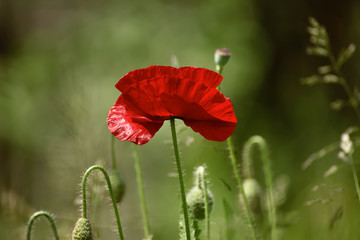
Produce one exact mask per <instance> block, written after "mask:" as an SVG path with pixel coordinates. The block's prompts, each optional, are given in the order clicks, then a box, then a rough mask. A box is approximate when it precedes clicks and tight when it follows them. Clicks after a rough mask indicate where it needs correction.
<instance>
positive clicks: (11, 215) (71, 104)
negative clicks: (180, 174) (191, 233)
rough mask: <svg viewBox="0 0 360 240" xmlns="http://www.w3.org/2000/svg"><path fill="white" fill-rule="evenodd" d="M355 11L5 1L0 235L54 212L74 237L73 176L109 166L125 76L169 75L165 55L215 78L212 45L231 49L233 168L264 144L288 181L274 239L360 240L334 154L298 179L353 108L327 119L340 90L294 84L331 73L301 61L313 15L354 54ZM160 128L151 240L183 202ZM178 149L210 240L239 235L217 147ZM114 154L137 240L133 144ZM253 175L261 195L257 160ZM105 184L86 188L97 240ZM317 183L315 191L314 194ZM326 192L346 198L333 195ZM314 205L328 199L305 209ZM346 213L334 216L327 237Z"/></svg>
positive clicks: (166, 229) (150, 147)
mask: <svg viewBox="0 0 360 240" xmlns="http://www.w3.org/2000/svg"><path fill="white" fill-rule="evenodd" d="M359 13H360V2H359V1H357V0H345V1H325V0H316V1H311V0H306V1H304V0H294V1H284V0H274V1H265V0H257V1H251V0H222V1H215V0H198V1H190V0H183V1H179V0H177V1H176V0H156V1H145V0H134V1H115V0H107V1H94V0H88V1H80V0H76V1H73V0H61V1H60V0H53V1H44V0H31V1H26V0H1V1H0V114H1V115H0V238H1V239H3V240H6V239H24V238H25V229H26V222H27V220H28V217H29V216H30V215H31V214H32V213H33V212H34V211H36V210H40V209H44V210H48V211H50V212H52V213H54V215H55V216H56V219H57V225H58V227H59V232H60V237H61V238H62V239H68V238H69V236H70V233H71V229H72V227H73V225H74V223H75V221H76V219H77V218H78V217H79V216H80V212H79V208H80V206H79V204H78V196H79V194H80V187H79V185H80V182H81V176H82V174H83V173H84V171H85V170H86V169H87V168H88V167H89V166H91V165H93V164H95V163H100V164H104V165H105V166H107V167H108V168H110V166H111V162H110V160H111V154H110V140H111V135H110V133H109V131H108V129H107V125H106V117H107V113H108V111H109V109H110V107H111V106H112V105H113V104H114V102H115V100H116V98H117V96H118V95H119V92H118V90H117V89H115V87H114V85H115V83H116V82H117V81H118V80H119V79H120V78H121V76H123V75H124V74H126V73H127V72H129V71H131V70H134V69H137V68H144V67H147V66H149V65H171V63H172V62H171V59H174V57H176V59H177V60H178V62H179V64H180V66H197V67H205V68H209V69H214V63H213V53H214V51H215V49H216V48H220V47H227V48H228V49H229V50H230V51H231V52H232V57H231V59H230V61H229V63H228V64H227V65H226V67H225V69H224V80H223V83H222V91H223V93H224V94H225V96H227V97H230V98H231V100H232V102H233V104H234V109H235V112H236V115H237V118H238V125H237V128H236V130H235V133H234V136H233V142H234V143H235V145H236V151H237V154H238V156H239V159H240V155H241V148H242V145H243V143H244V142H245V141H246V140H247V139H248V138H249V137H250V136H252V135H254V134H259V135H262V136H263V137H264V138H265V139H266V140H267V141H268V143H269V146H270V148H271V158H272V160H273V165H272V167H273V170H274V175H275V176H280V175H282V174H285V175H287V176H288V177H289V179H290V184H289V190H288V192H287V193H288V194H287V197H286V202H285V203H284V204H283V205H282V206H280V208H279V214H280V219H281V221H282V222H283V223H282V233H283V239H291V240H296V239H359V238H360V230H359V228H358V226H359V224H360V217H359V216H360V215H359V213H360V207H359V202H358V200H357V198H356V194H355V190H354V183H353V181H352V177H351V170H350V168H348V167H347V166H346V165H345V164H342V163H341V162H340V160H338V159H337V157H336V155H337V152H336V151H335V152H333V153H331V154H329V155H328V156H327V157H325V158H322V159H319V160H317V161H316V162H315V163H314V164H313V165H312V166H310V167H309V169H307V170H302V169H301V165H302V163H303V162H304V161H305V160H306V158H307V157H308V156H309V155H310V154H311V153H313V152H315V151H317V150H319V149H320V148H322V147H324V146H326V145H328V144H331V143H333V142H336V141H338V140H339V139H340V135H341V133H342V132H343V131H344V130H345V129H346V128H347V127H348V126H351V125H355V124H357V120H356V116H355V114H354V113H353V111H352V110H351V109H344V110H342V111H340V112H335V111H333V110H331V109H330V107H329V104H330V102H332V101H333V100H335V99H337V98H344V97H345V93H344V92H343V90H342V89H341V88H340V87H338V86H332V85H331V86H329V85H326V86H315V87H312V88H310V87H306V86H302V85H301V84H300V83H299V79H300V78H302V77H306V76H309V75H311V74H313V73H315V72H316V69H317V66H319V65H321V64H326V63H327V62H326V61H324V59H320V58H317V57H311V56H307V55H306V54H305V48H306V46H307V45H308V34H307V32H306V27H307V26H308V17H309V16H314V17H315V18H317V19H318V20H319V22H320V23H322V24H324V25H325V26H326V27H327V30H328V32H329V35H330V38H331V44H332V46H333V49H334V51H335V52H338V51H339V49H340V48H341V47H345V46H347V45H348V44H349V43H351V42H353V43H355V44H356V45H357V46H358V47H360V44H358V43H360V28H359V26H360V14H359ZM359 64H360V55H359V53H358V52H355V55H354V57H353V58H352V59H351V60H350V61H349V62H348V63H347V64H346V65H345V71H344V72H345V75H346V76H348V79H349V80H350V82H351V84H355V85H356V84H357V82H355V81H358V80H359V79H360V68H359V67H358V66H359ZM168 125H169V124H168V123H166V124H164V127H163V128H162V129H161V130H160V131H159V132H158V133H157V134H156V135H155V137H154V138H153V139H152V140H151V141H150V142H149V143H148V144H146V145H144V146H141V147H140V157H141V163H142V169H143V174H144V181H145V195H146V198H147V200H148V211H149V215H150V225H151V229H152V232H153V234H154V239H159V240H160V239H166V240H169V239H177V237H178V233H177V225H178V223H177V222H178V217H179V209H180V199H179V193H178V180H177V178H174V177H173V175H174V174H173V173H174V172H175V171H176V170H175V165H174V159H173V152H172V148H171V142H170V140H171V139H170V137H171V136H170V129H169V127H168ZM178 125H179V128H178V129H180V128H181V127H182V126H183V124H182V123H180V122H179V123H178ZM192 138H194V140H195V141H194V142H193V143H191V144H190V145H188V144H186V142H189V139H192ZM179 139H180V146H181V151H182V160H183V163H184V168H185V172H186V176H185V182H186V186H187V188H188V189H190V187H191V184H192V181H193V179H192V171H193V169H194V168H195V167H196V166H198V165H201V164H203V163H206V164H207V166H208V173H209V180H210V182H211V189H212V191H213V193H214V195H215V208H214V211H213V214H212V218H211V221H212V236H213V239H227V238H225V237H224V236H225V235H226V229H231V231H233V232H235V234H236V235H234V236H233V237H232V238H229V240H230V239H235V240H238V239H247V237H248V236H249V231H248V228H247V226H246V224H245V223H244V222H243V220H242V218H241V209H240V208H241V207H240V206H239V203H238V197H237V189H236V184H235V179H234V177H233V174H232V170H231V166H230V162H229V161H228V159H227V155H228V153H227V151H226V145H225V144H224V143H214V142H208V141H206V140H205V139H203V138H201V137H200V136H199V135H198V134H196V133H193V132H192V131H191V130H190V129H188V128H187V129H185V131H182V132H181V133H180V135H179ZM116 154H117V160H118V161H117V163H118V167H119V169H120V170H121V171H122V173H123V175H124V179H125V181H126V184H127V191H126V195H125V198H124V200H123V202H122V203H121V204H120V205H119V210H120V213H121V217H122V224H123V226H124V232H125V237H126V239H142V237H143V233H142V224H141V213H140V206H139V200H138V194H137V187H136V178H135V170H134V161H133V156H132V144H131V143H127V142H120V141H117V142H116ZM333 164H339V171H338V173H336V174H335V175H332V176H330V177H328V178H324V177H323V174H324V172H325V171H326V170H327V169H328V168H329V167H330V166H331V165H333ZM255 167H256V175H257V177H259V182H260V183H261V184H262V185H263V177H262V168H261V167H262V166H261V163H260V162H257V163H256V164H255ZM101 179H102V178H101V176H100V175H99V176H98V175H96V174H95V175H94V177H92V178H91V180H92V183H93V184H92V185H93V186H92V187H89V189H90V190H91V193H93V195H92V197H91V200H92V202H91V211H90V219H91V220H92V222H93V223H94V225H95V226H96V232H97V239H116V236H117V234H116V232H115V224H114V220H113V218H114V217H113V214H112V211H111V208H110V201H109V199H108V197H107V192H106V191H105V190H102V189H103V188H100V187H95V186H102V185H103V181H102V180H101ZM224 182H225V183H226V184H228V185H229V187H230V189H229V188H228V187H227V185H226V184H224ZM316 185H321V186H322V188H321V191H316V192H314V191H312V190H311V189H312V188H313V187H314V186H316ZM335 188H336V189H337V188H341V189H342V191H341V192H340V193H338V194H332V191H333V189H335ZM96 193H97V194H96ZM318 198H321V199H331V201H329V202H328V203H327V204H315V205H312V206H308V207H305V206H304V203H305V202H307V201H310V200H314V199H318ZM223 199H226V201H227V202H228V203H229V206H230V207H231V209H233V211H234V213H233V214H234V218H235V219H236V221H234V222H233V223H231V222H230V223H226V221H225V218H224V209H223V201H224V200H223ZM341 207H342V209H343V214H342V217H341V218H340V219H339V220H337V221H336V222H335V224H334V226H333V227H332V228H330V227H329V226H330V222H331V219H332V218H333V216H334V214H335V213H336V210H337V209H339V208H341ZM36 225H37V227H36V228H35V230H34V233H33V237H34V239H50V238H52V236H51V232H50V230H49V229H48V228H47V227H48V225H47V223H46V222H45V221H43V220H41V221H38V222H37V223H36ZM266 231H267V230H266V229H264V232H266ZM230 235H231V234H230ZM265 235H266V234H265Z"/></svg>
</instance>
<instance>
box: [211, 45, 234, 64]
mask: <svg viewBox="0 0 360 240" xmlns="http://www.w3.org/2000/svg"><path fill="white" fill-rule="evenodd" d="M230 57H231V52H230V51H229V50H228V49H227V48H218V49H216V50H215V56H214V61H215V65H217V66H220V67H222V66H224V65H225V64H226V63H227V62H228V61H229V58H230Z"/></svg>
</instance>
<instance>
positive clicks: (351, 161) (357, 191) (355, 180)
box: [348, 153, 360, 201]
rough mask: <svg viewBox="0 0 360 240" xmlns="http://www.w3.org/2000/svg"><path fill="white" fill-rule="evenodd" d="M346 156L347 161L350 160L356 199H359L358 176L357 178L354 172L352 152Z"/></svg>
mask: <svg viewBox="0 0 360 240" xmlns="http://www.w3.org/2000/svg"><path fill="white" fill-rule="evenodd" d="M348 157H349V161H350V166H351V171H352V175H353V178H354V183H355V188H356V193H357V197H358V200H359V201H360V186H359V178H358V175H357V173H356V169H355V165H354V162H353V159H352V154H351V153H350V154H348Z"/></svg>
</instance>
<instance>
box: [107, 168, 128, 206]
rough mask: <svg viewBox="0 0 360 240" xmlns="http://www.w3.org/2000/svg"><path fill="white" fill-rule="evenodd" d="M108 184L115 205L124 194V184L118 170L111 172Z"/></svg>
mask: <svg viewBox="0 0 360 240" xmlns="http://www.w3.org/2000/svg"><path fill="white" fill-rule="evenodd" d="M110 182H111V185H112V190H113V192H114V196H115V200H116V202H117V203H120V202H121V200H122V198H123V196H124V193H125V182H124V179H123V177H122V175H121V173H120V171H119V170H117V169H112V170H111V172H110Z"/></svg>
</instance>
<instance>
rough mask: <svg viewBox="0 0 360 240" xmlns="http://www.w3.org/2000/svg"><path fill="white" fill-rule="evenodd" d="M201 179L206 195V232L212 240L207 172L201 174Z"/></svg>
mask: <svg viewBox="0 0 360 240" xmlns="http://www.w3.org/2000/svg"><path fill="white" fill-rule="evenodd" d="M200 178H201V188H202V191H203V194H204V200H205V232H206V239H207V240H210V208H209V196H208V187H207V181H206V178H205V171H201V172H200Z"/></svg>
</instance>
